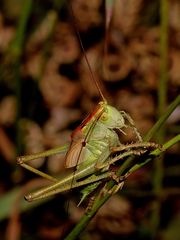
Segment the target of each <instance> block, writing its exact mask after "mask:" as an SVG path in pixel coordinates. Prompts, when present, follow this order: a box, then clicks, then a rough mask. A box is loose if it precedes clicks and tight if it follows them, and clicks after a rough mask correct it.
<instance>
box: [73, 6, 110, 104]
mask: <svg viewBox="0 0 180 240" xmlns="http://www.w3.org/2000/svg"><path fill="white" fill-rule="evenodd" d="M69 6H70V7H69V8H70V11H71V16H72V18H73V21H72V23H73V25H74V29H75V32H76V35H77V37H78V40H79V43H80V46H81V49H82V51H83V54H84V57H85V60H86V63H87V66H88V69H89V72H90V76H91V80H92V81H93V82H94V83H95V85H96V87H97V89H98V91H99V94H100V96H101V98H102V100H103V101H104V102H107V101H106V99H105V97H104V95H103V93H102V91H101V88H100V86H99V83H98V81H97V79H96V78H95V76H94V74H93V71H92V69H91V66H90V63H89V60H88V57H87V54H86V51H85V49H84V46H83V43H82V40H81V36H80V33H79V31H78V27H77V22H76V18H75V15H74V10H73V8H72V5H71V4H69Z"/></svg>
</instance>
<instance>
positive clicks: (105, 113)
mask: <svg viewBox="0 0 180 240" xmlns="http://www.w3.org/2000/svg"><path fill="white" fill-rule="evenodd" d="M100 119H101V121H103V122H105V121H107V119H108V113H107V112H104V113H103V114H102V115H101V118H100Z"/></svg>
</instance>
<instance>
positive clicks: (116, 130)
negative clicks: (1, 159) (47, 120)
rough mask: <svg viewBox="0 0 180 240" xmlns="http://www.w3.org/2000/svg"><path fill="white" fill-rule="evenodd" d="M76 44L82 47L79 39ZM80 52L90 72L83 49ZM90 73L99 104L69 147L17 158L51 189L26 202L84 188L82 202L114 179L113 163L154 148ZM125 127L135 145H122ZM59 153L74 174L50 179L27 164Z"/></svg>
mask: <svg viewBox="0 0 180 240" xmlns="http://www.w3.org/2000/svg"><path fill="white" fill-rule="evenodd" d="M77 33H78V31H77ZM78 36H79V34H78ZM79 40H80V44H81V46H82V42H81V39H80V37H79ZM82 50H83V54H84V56H85V59H86V63H87V65H88V67H89V69H90V64H89V61H88V59H87V57H86V53H85V51H84V48H83V47H82ZM90 73H91V75H92V81H93V82H94V84H95V85H96V87H97V89H98V91H99V94H100V96H101V99H102V100H101V101H100V102H99V103H98V104H97V106H96V107H95V109H94V110H93V111H92V113H91V114H89V116H88V117H87V118H85V120H84V121H83V122H82V123H81V124H80V125H79V126H78V127H77V128H76V129H75V130H74V131H73V132H72V135H71V143H70V144H67V145H65V146H62V147H58V148H56V149H51V150H49V151H45V152H42V153H39V154H33V155H29V156H21V157H19V158H18V163H19V164H20V165H21V166H22V167H24V168H26V169H28V170H30V171H32V172H34V173H35V174H37V175H39V176H41V177H43V178H45V179H48V180H50V181H51V182H52V183H51V184H50V185H48V186H46V187H43V188H41V189H39V190H37V191H35V192H33V193H30V194H28V195H26V196H25V198H26V199H27V200H28V201H33V200H38V199H42V198H45V197H48V196H51V195H54V194H57V193H60V192H64V191H68V190H70V189H72V188H76V187H79V186H81V187H82V186H84V189H83V191H82V193H83V196H82V198H81V200H80V202H82V200H84V198H85V197H86V196H87V195H88V194H90V193H92V192H93V191H94V190H95V189H97V188H98V186H99V185H100V184H101V182H103V181H106V180H107V179H110V178H113V179H115V176H114V173H113V172H112V171H111V170H110V167H111V165H112V164H113V163H115V162H118V161H119V160H120V159H123V158H125V157H128V156H131V155H140V154H143V153H144V152H146V151H147V150H148V149H151V148H156V147H157V145H156V144H154V143H150V142H147V143H145V142H143V141H142V138H141V136H140V134H139V132H138V131H137V129H136V127H135V125H134V122H133V120H132V119H131V117H130V116H129V115H128V114H127V113H126V112H124V111H119V110H117V109H116V108H115V107H113V106H111V105H109V104H108V103H107V100H106V99H105V97H104V95H103V93H102V91H101V88H100V86H99V83H98V82H97V80H96V79H95V77H94V75H93V73H92V71H91V69H90ZM127 127H130V128H132V130H133V131H134V134H135V136H136V138H137V142H136V143H133V144H128V145H123V144H122V143H121V141H120V138H119V135H120V134H124V133H125V132H124V131H125V129H126V128H127ZM61 152H66V156H65V167H66V168H75V171H74V172H73V173H70V174H69V175H68V176H66V177H64V178H62V179H58V178H56V177H52V176H50V175H49V174H47V173H44V172H41V171H40V170H37V169H35V168H34V167H32V166H30V165H29V164H28V161H30V160H33V159H36V158H40V157H47V156H50V155H52V154H58V153H61ZM116 152H117V154H116ZM112 153H113V154H112ZM124 180H125V178H124V179H120V182H119V181H118V180H116V181H117V189H118V187H119V186H122V182H123V181H124Z"/></svg>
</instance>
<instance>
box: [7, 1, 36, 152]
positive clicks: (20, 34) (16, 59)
mask: <svg viewBox="0 0 180 240" xmlns="http://www.w3.org/2000/svg"><path fill="white" fill-rule="evenodd" d="M32 4H33V0H26V1H24V5H23V6H22V11H21V16H20V18H19V22H18V26H17V30H16V35H15V38H14V40H13V41H12V43H11V46H10V49H9V51H10V55H11V56H12V59H13V71H14V78H15V92H16V98H17V114H16V145H17V148H16V149H17V155H19V153H20V152H21V146H22V144H21V139H22V137H21V134H20V131H19V119H20V118H21V101H22V100H21V74H20V66H21V57H22V53H23V47H24V42H25V33H26V28H27V22H28V19H29V17H30V13H31V9H32Z"/></svg>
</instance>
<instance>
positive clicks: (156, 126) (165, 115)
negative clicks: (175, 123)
mask: <svg viewBox="0 0 180 240" xmlns="http://www.w3.org/2000/svg"><path fill="white" fill-rule="evenodd" d="M179 104H180V95H178V96H177V97H176V98H175V100H174V101H173V102H172V103H171V104H170V105H169V106H168V108H167V109H166V111H165V112H164V113H163V114H162V115H161V117H160V118H159V120H158V121H157V122H156V123H155V124H154V126H153V127H152V128H151V129H150V130H149V132H148V133H147V134H146V135H145V137H144V138H143V140H144V141H149V140H150V139H151V138H152V137H153V136H154V135H155V134H156V133H157V131H159V129H160V128H161V127H162V126H163V124H164V122H165V121H166V120H167V119H168V117H169V116H170V115H171V113H172V112H173V111H174V109H176V107H177V106H178V105H179Z"/></svg>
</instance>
